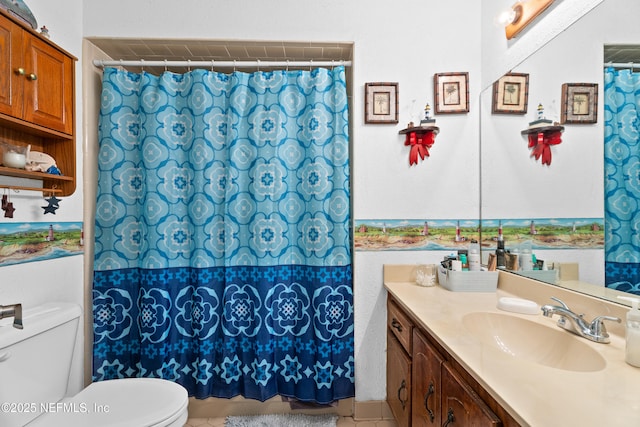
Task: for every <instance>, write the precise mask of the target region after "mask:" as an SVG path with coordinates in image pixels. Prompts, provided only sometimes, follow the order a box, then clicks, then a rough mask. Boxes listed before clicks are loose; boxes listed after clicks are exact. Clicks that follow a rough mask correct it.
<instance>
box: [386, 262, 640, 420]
mask: <svg viewBox="0 0 640 427" xmlns="http://www.w3.org/2000/svg"><path fill="white" fill-rule="evenodd" d="M385 267H386V266H385ZM391 276H396V277H391ZM401 276H402V275H387V273H386V272H385V288H386V289H387V290H388V291H389V293H390V294H392V295H393V296H394V297H395V299H396V300H397V301H398V302H399V303H400V305H402V306H403V308H404V309H406V310H407V311H409V312H410V313H411V314H413V316H414V317H415V318H416V319H417V320H418V322H419V325H416V326H420V327H421V328H423V329H425V330H426V331H428V332H429V333H431V334H432V335H433V337H434V338H435V339H436V340H438V341H439V343H440V344H441V345H442V346H443V347H444V348H445V349H446V350H447V351H448V352H449V353H450V354H451V355H452V356H453V357H454V358H455V359H456V360H457V361H458V362H459V363H460V364H461V365H462V366H464V367H465V368H466V369H467V370H468V372H469V373H470V374H471V375H472V376H473V377H474V378H475V379H476V380H477V381H478V382H479V383H480V384H481V385H483V386H484V387H485V388H486V389H487V391H489V393H490V394H491V395H492V396H493V397H494V399H496V400H497V401H498V402H499V403H500V404H501V405H502V406H503V407H504V408H505V409H506V410H507V411H508V412H509V413H510V414H511V415H512V416H513V417H514V418H515V419H516V420H517V421H518V422H520V423H521V424H522V425H524V426H526V425H529V426H540V427H555V426H564V425H566V426H581V427H588V426H594V427H603V426H607V427H612V426H625V427H629V426H640V368H634V367H632V366H630V365H628V364H626V363H625V361H624V348H625V341H624V337H622V336H619V335H614V334H613V333H611V343H610V344H598V343H594V342H591V341H589V340H587V339H584V338H581V337H577V336H575V335H572V334H570V333H569V332H566V334H567V335H568V337H567V338H569V339H578V340H581V341H583V342H584V343H586V345H588V346H590V347H592V348H593V349H595V351H597V352H598V353H600V355H602V356H603V357H604V359H605V360H606V366H605V367H604V369H602V370H600V371H596V372H573V371H567V370H562V369H556V368H552V367H548V366H543V365H541V364H538V363H536V362H533V361H526V360H522V359H519V358H515V357H513V356H511V355H509V354H507V353H505V352H502V351H500V350H498V349H496V348H494V347H492V346H488V345H483V344H482V343H480V342H479V341H478V340H477V339H476V338H474V336H473V334H472V333H471V332H470V331H469V330H468V329H466V328H465V326H464V325H463V317H464V316H465V315H466V314H468V313H472V312H495V313H501V314H506V315H510V316H517V317H523V318H526V319H527V320H531V321H534V322H538V323H542V324H545V325H547V326H549V327H552V328H558V326H557V325H556V322H557V316H553V318H546V317H544V316H542V314H538V315H526V314H517V313H511V312H506V311H502V310H499V309H497V308H496V304H497V302H498V299H499V297H502V296H512V297H513V296H515V297H519V296H520V295H517V294H515V293H513V292H506V291H505V290H504V289H509V290H510V291H512V290H513V288H511V287H507V286H505V288H504V289H503V288H502V287H499V288H498V290H497V292H496V293H478V292H451V291H448V290H446V289H444V288H442V287H440V286H435V287H422V286H418V285H416V284H415V282H411V281H407V280H406V279H404V281H402V280H403V279H402V277H401ZM398 278H399V280H398ZM503 280H504V278H503V277H502V276H501V281H503ZM508 280H512V279H511V278H509V279H508ZM514 280H516V279H514ZM524 280H527V279H524ZM532 283H533V284H532ZM526 284H527V287H528V291H529V292H530V291H531V287H532V286H537V284H536V283H535V282H532V281H529V282H527V283H526ZM552 292H555V291H552ZM565 292H566V291H565ZM562 297H564V296H562ZM576 298H580V297H579V296H577V297H576ZM547 299H548V296H547V295H545V296H544V297H541V300H540V301H536V302H537V303H538V304H547V303H550V302H551V301H547ZM569 305H570V306H571V304H569ZM597 309H598V310H600V309H601V307H598V308H597ZM613 310H616V309H615V308H614V309H613ZM623 312H624V311H623ZM585 313H586V317H587V319H592V318H593V317H595V316H596V315H602V314H610V313H603V312H598V311H587V310H585ZM616 314H617V313H616ZM607 326H609V325H607ZM558 329H560V328H558ZM563 332H565V331H563ZM610 332H611V329H610Z"/></svg>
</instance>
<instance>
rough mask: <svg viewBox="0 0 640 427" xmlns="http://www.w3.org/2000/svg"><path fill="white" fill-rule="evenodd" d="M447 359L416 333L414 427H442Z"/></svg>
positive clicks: (414, 339) (413, 394) (420, 334)
mask: <svg viewBox="0 0 640 427" xmlns="http://www.w3.org/2000/svg"><path fill="white" fill-rule="evenodd" d="M443 363H444V358H443V357H442V356H440V353H438V351H437V350H436V349H435V348H434V347H433V346H432V345H431V344H429V342H428V341H427V339H426V338H425V337H424V336H423V335H422V333H421V332H420V331H418V330H417V329H416V330H414V331H413V357H412V368H413V372H412V379H413V393H412V403H413V405H412V406H413V412H412V414H411V420H412V426H413V427H433V426H441V425H442V422H441V420H442V409H441V408H442V400H441V399H440V397H441V395H442V364H443Z"/></svg>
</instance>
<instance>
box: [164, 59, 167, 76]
mask: <svg viewBox="0 0 640 427" xmlns="http://www.w3.org/2000/svg"><path fill="white" fill-rule="evenodd" d="M164 72H165V73H166V72H167V60H166V59H165V60H164Z"/></svg>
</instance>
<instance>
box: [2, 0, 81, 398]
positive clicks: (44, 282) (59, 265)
mask: <svg viewBox="0 0 640 427" xmlns="http://www.w3.org/2000/svg"><path fill="white" fill-rule="evenodd" d="M26 3H27V4H28V6H29V8H30V9H31V12H32V13H33V15H34V16H35V18H36V20H37V21H38V27H41V26H43V25H45V26H46V27H47V28H48V29H49V31H50V34H51V39H52V40H53V41H54V42H55V43H57V44H58V45H59V46H61V47H62V48H63V49H64V50H66V51H67V52H69V53H71V54H72V55H74V56H76V57H77V58H80V54H81V47H82V0H59V1H56V2H51V1H48V0H27V2H26ZM81 77H82V76H81V74H80V72H79V62H78V63H77V64H76V117H77V118H76V134H77V135H78V136H77V139H76V147H77V148H76V152H77V162H76V164H77V169H76V175H77V176H78V177H80V178H81V176H82V175H81V173H82V149H81V146H82V135H81V133H80V129H81V128H82V122H81V113H82V102H81V98H80V95H81V87H82V86H81V84H82V81H81ZM31 186H34V185H31ZM82 190H83V185H82V180H81V179H79V180H78V181H77V185H76V191H75V193H74V194H73V195H72V196H69V197H61V200H62V201H61V202H60V208H59V209H58V210H57V211H56V214H55V216H53V215H46V216H44V211H43V209H42V208H41V206H42V205H43V204H44V199H43V198H42V194H41V193H37V192H20V194H12V196H11V199H12V201H13V202H14V205H15V207H16V211H15V213H14V218H13V219H9V218H4V217H2V218H0V221H2V222H44V221H54V222H67V221H69V222H79V221H82V202H83V197H82ZM83 260H84V257H83V256H82V255H77V256H72V257H66V258H59V259H55V260H49V261H38V262H31V263H26V264H18V265H12V266H6V267H1V268H0V304H1V305H4V304H12V303H22V304H23V308H29V307H30V306H33V305H38V304H42V303H44V302H48V301H68V302H75V303H77V304H82V301H83V288H82V269H83ZM82 336H83V330H82V324H81V325H80V330H79V332H78V337H79V339H78V340H77V343H76V354H77V355H78V357H76V359H75V361H74V365H73V369H72V376H71V378H70V382H69V384H70V391H71V392H75V391H77V390H79V389H80V388H81V384H82V364H83V361H82V357H80V355H81V354H82V352H81V348H82Z"/></svg>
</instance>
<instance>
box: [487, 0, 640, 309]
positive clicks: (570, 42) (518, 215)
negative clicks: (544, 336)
mask: <svg viewBox="0 0 640 427" xmlns="http://www.w3.org/2000/svg"><path fill="white" fill-rule="evenodd" d="M620 11H624V13H621V12H620ZM639 13H640V2H637V1H636V0H618V1H615V2H614V1H603V2H602V3H600V4H599V5H598V6H597V7H595V8H594V9H593V10H591V11H590V12H589V13H587V14H586V15H585V16H583V17H582V18H581V19H580V20H578V21H577V22H575V23H574V24H573V25H571V26H570V27H569V28H568V29H566V30H565V31H563V32H561V33H560V34H559V35H557V36H556V37H555V38H553V39H552V40H551V41H549V42H548V43H546V44H545V45H544V46H543V47H541V48H540V49H538V50H537V51H535V52H534V53H533V54H531V55H529V56H528V57H527V58H525V59H524V60H523V61H522V62H521V63H519V64H518V65H517V66H514V67H513V68H512V69H511V71H512V72H514V73H527V74H529V87H528V109H527V112H526V114H524V115H523V114H494V113H492V106H493V86H492V85H491V86H489V87H487V88H486V89H485V90H483V92H482V94H481V97H480V106H481V114H480V117H481V131H480V140H481V147H480V153H481V168H480V171H481V172H480V175H481V176H480V189H481V216H482V218H481V219H482V222H483V243H485V246H484V248H483V249H484V250H485V251H491V250H492V249H495V244H493V246H491V241H490V240H489V243H488V244H487V240H486V239H487V236H486V234H487V233H489V238H490V237H491V236H490V234H491V233H492V230H494V229H495V228H497V222H498V221H499V220H502V225H503V227H511V226H514V225H516V226H517V228H513V230H515V231H513V232H512V233H511V234H512V235H513V236H515V237H514V238H513V240H514V241H515V242H509V235H506V234H505V243H506V247H507V248H510V247H511V248H513V247H514V246H515V244H514V243H516V242H517V243H520V242H521V241H524V240H528V238H527V234H528V233H530V232H531V231H530V230H532V229H533V228H531V225H534V226H535V230H536V231H535V232H537V233H542V232H544V231H545V229H544V228H545V226H547V228H550V227H551V226H555V225H557V224H556V222H557V221H556V220H561V221H560V225H559V226H563V230H564V231H563V232H561V234H562V233H564V236H557V235H555V236H552V237H551V238H550V239H548V241H547V242H546V245H543V246H542V247H537V248H535V249H534V252H535V253H536V255H537V257H538V258H540V259H544V260H551V261H554V262H556V263H557V262H560V263H578V265H579V279H580V281H581V282H587V283H591V284H593V285H594V286H592V287H591V286H587V287H586V288H585V289H588V291H587V292H589V293H591V294H594V295H596V296H599V297H603V295H604V297H607V295H608V294H609V293H607V292H605V291H604V290H603V288H604V287H603V285H604V234H603V233H602V229H603V218H604V160H603V141H604V136H603V135H604V119H603V117H604V108H603V105H604V98H603V68H604V67H603V64H604V62H605V57H604V47H605V46H607V45H614V44H615V45H618V49H616V52H617V53H620V52H621V51H622V50H623V49H620V46H619V45H634V44H635V45H640V28H638V26H637V24H636V22H634V21H635V20H636V19H635V17H637V16H638V14H639ZM636 47H638V48H639V50H640V46H636ZM625 53H629V54H633V53H635V49H628V51H627V52H625ZM628 58H629V57H625V61H624V62H627V61H628V60H629V59H628ZM631 58H633V57H632V56H631ZM637 58H638V59H636V60H635V62H640V54H638V55H637ZM606 60H607V61H609V60H614V61H616V62H622V61H621V60H620V59H619V58H611V59H609V58H606ZM503 73H504V70H503ZM564 83H597V84H598V91H597V92H598V105H597V122H596V123H593V124H564V125H562V126H564V131H563V133H562V134H561V138H562V142H561V143H560V144H559V145H553V146H551V150H550V152H551V164H550V165H548V166H547V165H543V164H542V163H541V161H540V160H537V161H536V160H535V159H534V158H532V157H530V155H531V150H530V149H529V148H528V140H527V136H526V135H522V133H521V132H522V131H523V130H525V129H527V128H528V126H529V122H532V121H534V120H535V119H536V118H537V111H536V110H537V106H538V104H542V105H543V107H544V115H545V116H546V118H548V119H551V120H553V121H558V122H560V118H561V110H562V85H563V84H564ZM516 220H517V221H516ZM531 221H533V223H532V222H531ZM492 226H493V227H494V228H492ZM589 231H593V233H589ZM514 233H515V234H514ZM494 234H495V232H494ZM580 234H582V237H584V235H588V234H591V236H590V237H589V238H584V239H580V238H579V237H581V236H580ZM598 236H600V237H598ZM529 237H533V236H532V235H530V234H529ZM510 243H511V245H510ZM581 245H582V246H581ZM594 247H595V249H594ZM559 284H560V285H563V284H564V283H562V281H561V282H560V283H559ZM567 285H568V286H570V287H572V286H574V285H575V284H573V283H567ZM613 294H615V292H614V293H613ZM618 302H619V301H618Z"/></svg>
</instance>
